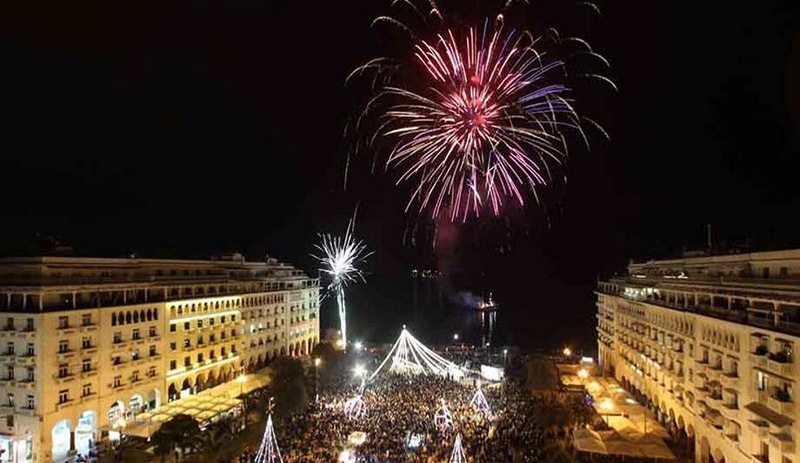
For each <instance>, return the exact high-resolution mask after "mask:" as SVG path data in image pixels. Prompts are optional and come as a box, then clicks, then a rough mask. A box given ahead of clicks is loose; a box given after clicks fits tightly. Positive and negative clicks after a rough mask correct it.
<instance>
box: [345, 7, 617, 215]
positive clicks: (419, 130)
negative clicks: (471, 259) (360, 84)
mask: <svg viewBox="0 0 800 463" xmlns="http://www.w3.org/2000/svg"><path fill="white" fill-rule="evenodd" d="M502 4H503V5H504V6H503V7H502V9H501V11H500V13H499V14H497V15H496V17H495V20H494V21H491V20H489V19H486V20H485V21H484V23H483V27H482V28H481V27H477V28H476V27H465V28H460V27H459V28H457V29H448V28H447V27H446V25H447V24H456V23H463V21H451V20H449V19H445V17H444V16H443V15H442V13H441V11H442V10H441V9H440V8H439V6H438V5H437V4H436V2H434V1H433V0H425V1H415V0H393V1H392V3H391V6H392V7H393V9H396V11H395V13H396V14H393V15H391V16H380V17H378V18H376V19H375V21H373V26H375V27H386V28H387V30H390V31H393V32H394V33H397V32H400V33H401V34H402V36H403V37H404V38H408V39H409V40H410V43H409V45H410V49H409V51H408V52H403V53H402V54H401V55H400V56H399V57H395V58H392V57H391V56H383V57H380V58H375V59H372V60H370V61H368V62H367V63H365V64H364V65H363V66H360V67H358V68H356V69H355V70H354V71H353V72H352V73H351V74H350V75H349V76H348V79H347V80H348V81H349V80H350V79H351V78H357V77H359V76H362V75H365V74H367V75H372V79H371V83H372V86H371V88H372V90H373V91H376V93H373V98H371V99H370V100H369V101H368V102H367V104H366V105H365V107H364V108H363V111H362V112H361V114H360V115H359V117H358V121H357V123H356V124H355V125H354V126H353V127H354V129H355V131H356V132H362V133H364V134H366V135H367V145H369V146H371V147H372V148H373V152H378V153H383V154H388V155H387V156H386V157H385V166H386V168H387V169H389V170H393V171H395V172H396V174H397V177H396V178H397V184H406V185H410V186H411V188H410V191H411V194H410V196H409V199H408V203H407V205H406V212H408V211H409V210H410V209H412V208H418V209H419V211H420V212H424V213H430V215H432V216H433V218H434V219H437V218H439V217H441V216H447V217H448V219H449V220H451V221H454V220H458V219H460V220H467V219H468V218H470V217H471V216H477V215H480V214H482V213H484V212H489V213H493V214H494V215H499V214H500V213H501V211H502V210H504V208H505V206H506V205H509V204H517V205H519V206H524V205H525V203H526V202H528V201H529V200H530V199H532V198H535V199H536V200H537V201H538V199H539V196H538V190H539V188H540V187H543V186H547V185H550V184H551V183H552V180H553V176H552V175H551V170H552V169H553V168H554V167H557V166H558V165H560V164H562V163H563V162H564V161H565V160H566V158H567V152H568V141H567V140H568V133H570V132H572V133H576V134H577V135H578V136H579V137H580V138H582V139H583V142H584V143H586V144H587V146H588V139H587V137H586V136H585V134H584V132H583V128H582V124H583V123H584V122H585V123H587V124H588V126H589V127H591V128H592V129H597V130H598V132H600V133H601V134H602V135H603V136H606V137H607V134H606V133H605V132H604V131H603V130H602V127H600V126H599V125H597V124H596V123H595V122H594V121H592V120H591V119H589V118H587V117H585V116H584V115H582V114H579V113H578V111H577V110H576V109H575V106H574V101H573V100H572V97H571V91H572V89H571V86H569V85H567V82H573V80H572V77H585V78H588V79H586V82H591V81H594V82H602V83H604V84H608V85H610V87H611V88H613V89H614V90H616V87H615V86H614V84H613V82H612V81H611V80H609V79H608V78H606V77H604V76H602V75H600V74H595V73H591V72H590V73H583V72H581V73H576V74H573V73H571V72H570V73H569V74H568V73H567V67H568V66H567V64H566V62H567V61H570V62H572V58H575V59H576V60H577V59H578V57H579V56H581V57H586V56H589V57H591V58H580V59H581V60H582V63H583V64H591V65H595V64H601V65H603V66H604V67H605V68H608V67H609V64H608V62H607V61H606V60H605V59H604V58H603V57H602V56H600V55H598V54H596V53H594V51H593V50H592V48H591V46H589V44H588V43H587V42H586V41H584V40H582V39H579V38H574V37H566V38H562V37H560V35H559V34H558V32H557V31H556V30H555V29H552V28H550V29H547V30H546V33H545V35H544V36H543V37H540V38H535V36H534V35H532V34H531V33H529V32H527V31H524V30H522V31H515V30H513V29H511V28H507V27H506V26H505V23H506V22H509V19H511V20H513V18H514V15H513V12H512V10H513V9H515V8H517V7H519V8H524V7H527V6H528V2H527V1H526V0H505V1H504V2H503V3H502ZM580 5H582V6H589V7H593V10H594V11H595V12H599V10H598V9H597V7H596V6H594V4H592V3H586V2H583V3H580ZM403 16H405V19H401V18H402V17H403ZM511 22H513V21H511ZM420 37H424V38H420ZM430 37H433V39H428V38H430ZM545 47H547V48H545ZM545 49H547V53H545V52H544V51H543V50H545ZM562 51H568V52H569V53H568V54H566V55H562ZM553 56H556V57H561V56H564V59H563V60H562V59H554V58H553ZM409 57H413V59H412V60H409V59H408V58H409ZM570 68H571V66H570ZM367 121H369V122H367ZM365 123H366V124H370V125H372V124H374V125H372V128H371V129H366V130H364V128H363V126H364V124H365ZM356 146H358V145H356ZM348 159H349V157H348Z"/></svg>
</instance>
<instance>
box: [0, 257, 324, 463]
mask: <svg viewBox="0 0 800 463" xmlns="http://www.w3.org/2000/svg"><path fill="white" fill-rule="evenodd" d="M0 309H2V310H0V414H1V415H3V418H4V419H0V449H4V450H5V452H4V454H3V455H2V460H4V461H10V462H49V461H60V460H63V459H65V458H66V457H68V456H69V455H74V454H75V453H80V454H84V455H85V454H86V453H87V452H88V449H89V447H90V446H91V444H92V443H93V442H96V441H98V440H102V439H106V438H109V437H112V438H113V436H114V435H115V433H118V432H119V430H121V429H122V428H124V426H125V423H126V420H130V419H131V418H134V417H135V416H136V414H137V413H140V412H145V411H149V410H153V409H156V408H157V407H159V406H160V405H161V404H162V403H166V402H168V401H172V400H175V399H178V398H180V397H185V396H187V395H192V394H195V393H197V392H199V391H202V390H205V389H208V388H211V387H214V386H216V385H218V384H222V383H225V382H227V381H231V380H234V379H235V378H236V377H237V376H239V375H241V374H243V373H245V372H253V371H256V370H258V369H260V368H262V367H263V366H265V365H266V364H267V363H268V362H269V361H270V360H272V359H274V358H275V357H278V356H282V355H289V356H302V355H307V354H308V353H310V352H311V349H313V347H314V345H315V344H317V343H318V342H319V318H318V310H319V281H318V280H317V279H315V278H309V277H308V276H307V275H306V274H305V273H304V272H303V271H301V270H298V269H295V268H294V267H292V266H291V265H288V264H285V263H280V262H278V261H277V260H275V259H267V260H266V261H264V262H247V261H245V259H244V258H243V257H242V256H240V255H238V254H234V255H228V256H223V257H220V258H218V259H213V260H156V259H137V258H122V259H106V258H75V257H36V258H3V259H0Z"/></svg>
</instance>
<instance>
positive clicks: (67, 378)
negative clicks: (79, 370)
mask: <svg viewBox="0 0 800 463" xmlns="http://www.w3.org/2000/svg"><path fill="white" fill-rule="evenodd" d="M76 377H77V375H76V374H74V373H69V374H66V375H64V376H58V375H56V376H55V377H54V378H53V379H54V380H55V382H56V384H67V383H70V382H72V381H74V380H75V378H76Z"/></svg>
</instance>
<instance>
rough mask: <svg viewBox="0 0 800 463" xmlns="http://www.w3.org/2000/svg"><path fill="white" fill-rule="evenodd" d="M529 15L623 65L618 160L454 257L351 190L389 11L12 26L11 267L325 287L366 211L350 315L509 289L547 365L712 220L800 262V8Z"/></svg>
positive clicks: (578, 161) (156, 6)
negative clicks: (603, 302) (42, 246)
mask: <svg viewBox="0 0 800 463" xmlns="http://www.w3.org/2000/svg"><path fill="white" fill-rule="evenodd" d="M461 3H462V4H467V3H468V2H461ZM473 3H475V5H472V8H474V9H475V11H481V8H485V10H486V11H495V10H493V9H492V7H491V5H494V3H492V2H473ZM495 3H499V2H495ZM531 3H532V4H531V6H530V9H529V10H528V14H529V15H530V17H531V18H535V20H534V19H531V20H530V21H531V23H530V24H531V27H541V25H542V24H545V25H548V26H553V27H556V28H558V29H559V30H561V31H565V30H566V31H575V32H576V33H580V34H581V35H583V36H586V37H587V38H589V39H590V40H591V42H592V44H593V46H594V47H595V49H596V50H597V51H599V52H600V53H602V54H603V55H604V56H606V57H607V58H608V59H609V61H610V62H611V64H612V70H611V71H610V73H609V74H608V75H609V76H610V77H611V78H612V79H613V80H614V81H615V82H616V84H617V86H618V87H619V93H618V94H617V95H616V96H614V97H613V98H609V96H608V95H607V92H605V90H603V91H602V94H600V93H601V92H600V91H599V90H598V94H597V95H594V97H596V100H598V101H596V102H595V103H596V104H595V109H594V111H593V116H594V117H595V119H597V120H598V121H600V122H601V123H602V124H603V125H604V127H605V128H606V130H607V131H608V132H609V133H610V135H611V141H610V142H604V141H603V140H602V139H600V138H596V139H593V140H592V145H593V149H592V151H591V152H585V151H581V150H579V149H578V150H575V151H574V152H573V154H572V157H571V159H570V163H569V164H568V166H567V170H566V173H567V176H568V178H569V182H568V185H567V186H566V187H565V188H560V189H558V190H557V191H553V192H551V194H550V195H548V200H547V201H546V204H543V207H542V208H536V207H534V208H532V209H533V210H528V211H526V213H525V214H522V213H515V214H513V219H512V220H509V221H506V220H491V219H485V220H481V221H480V222H477V223H469V224H466V225H459V226H457V227H439V232H440V235H439V236H440V238H441V237H446V238H447V240H445V241H443V242H442V246H440V247H439V248H437V251H436V252H435V253H432V252H431V249H430V247H431V246H430V242H429V240H428V241H427V242H426V239H425V236H426V232H425V230H428V231H429V230H430V229H431V226H430V224H424V223H423V224H421V225H420V226H419V229H420V230H422V231H419V233H418V236H419V238H418V239H417V245H416V247H412V246H410V245H409V244H408V242H407V241H406V242H405V243H404V239H403V237H404V231H405V230H406V228H407V227H413V222H412V221H410V220H408V218H407V217H406V216H405V215H404V214H403V206H404V203H403V196H404V194H405V191H402V190H400V191H397V190H396V189H395V188H394V187H393V182H392V178H391V177H390V176H386V175H375V176H368V175H361V176H360V177H359V175H358V174H357V173H356V174H355V177H354V178H356V179H359V180H357V181H355V182H353V183H352V184H351V185H350V186H349V187H348V190H347V191H346V192H343V191H342V175H341V172H342V167H343V165H344V155H343V153H344V145H345V144H344V142H343V141H342V129H343V127H344V123H345V120H346V118H347V117H348V115H350V114H352V111H353V109H354V107H355V106H356V105H357V104H358V102H357V101H354V100H353V99H352V93H350V92H348V91H346V89H345V88H344V79H345V77H346V75H347V74H348V73H349V71H350V70H352V69H353V68H354V67H355V66H356V65H358V64H360V63H362V62H364V61H365V60H366V59H368V58H370V57H373V56H376V55H377V54H379V52H380V50H378V49H376V48H377V47H376V46H375V44H376V40H375V36H376V31H375V30H370V28H369V24H370V21H371V19H372V18H373V17H375V15H377V14H380V13H385V12H388V11H389V10H388V4H389V1H388V0H387V1H385V2H381V1H376V0H349V1H339V2H332V1H316V0H315V1H311V0H304V1H301V0H280V1H267V0H263V1H258V2H257V1H248V2H245V1H240V0H232V1H227V2H213V4H212V3H210V2H143V3H142V2H138V3H136V4H134V2H130V3H120V2H103V3H99V2H98V3H97V4H92V3H85V4H84V3H82V2H81V5H78V4H75V3H74V2H69V3H66V4H64V3H62V4H58V5H49V6H48V8H47V12H46V13H45V11H43V10H42V8H41V7H37V8H34V7H31V8H30V9H29V10H26V11H23V10H16V11H6V12H3V14H0V17H2V19H0V26H1V27H0V63H2V66H1V67H0V114H2V121H1V122H2V126H0V127H2V128H1V129H0V134H2V140H3V149H2V155H0V156H2V158H3V162H2V166H3V175H2V179H3V180H2V191H3V201H2V211H3V212H2V228H0V229H1V230H2V232H0V239H1V241H0V248H1V249H0V250H2V252H3V253H5V254H11V253H18V252H23V251H24V250H25V249H26V247H25V246H24V244H25V243H27V242H29V241H30V238H31V237H32V236H33V235H35V234H36V233H37V232H39V233H44V234H48V235H53V236H55V237H57V238H58V239H59V240H60V241H62V242H65V243H68V244H71V245H73V246H75V249H76V250H77V251H78V252H79V253H80V254H92V255H120V254H123V253H129V252H137V253H139V254H142V255H153V256H158V255H169V256H195V257H198V256H207V255H209V254H211V253H213V252H216V251H232V250H238V251H241V252H244V253H247V254H249V255H252V256H261V255H263V254H265V253H269V254H271V255H274V256H277V257H279V258H282V259H286V260H289V261H292V262H296V263H298V264H299V265H301V266H303V267H304V268H306V269H309V270H311V269H312V268H313V263H312V262H311V260H310V259H309V257H308V253H309V252H310V251H311V244H312V243H313V242H314V240H315V234H316V233H317V232H324V231H336V230H340V229H342V228H343V227H344V224H345V220H346V218H347V217H348V216H349V215H350V214H351V213H352V210H353V208H354V207H355V204H356V203H358V204H359V205H360V206H359V207H360V208H359V218H358V232H359V234H360V235H361V236H363V237H364V238H365V240H366V241H367V243H368V244H369V246H370V248H372V249H374V250H375V251H376V254H375V256H374V257H373V258H372V259H371V260H370V262H369V264H368V265H367V270H368V271H369V272H370V273H371V275H370V285H369V286H367V287H361V288H354V289H353V290H352V291H353V293H354V305H355V308H353V309H352V310H355V311H356V312H358V313H360V314H364V315H365V316H369V314H370V313H371V311H372V310H376V311H380V313H395V314H398V313H402V312H403V311H404V310H406V307H405V302H404V300H405V299H404V298H406V296H407V292H408V291H407V288H408V282H407V278H406V276H407V274H408V270H409V269H410V268H412V267H414V266H425V265H428V264H429V263H430V262H435V263H436V265H438V266H439V267H440V268H442V269H443V270H445V271H446V274H447V283H448V285H450V287H452V288H453V290H458V289H464V290H473V291H475V292H482V291H488V290H493V291H494V292H495V297H496V298H497V299H498V300H500V301H501V302H502V303H503V307H504V310H505V318H504V320H505V323H506V325H507V326H514V327H516V328H514V329H511V330H510V331H512V333H511V336H512V339H513V340H514V341H516V342H528V343H529V344H532V345H535V344H537V343H543V344H546V343H555V342H562V339H566V338H567V337H570V336H572V337H574V338H575V339H578V338H586V339H588V334H590V333H591V328H592V326H593V323H594V321H593V316H592V311H593V302H592V300H593V299H592V294H591V288H592V284H593V282H594V281H595V279H596V278H597V276H598V275H607V274H609V273H610V272H613V271H614V270H620V269H622V268H623V267H624V264H625V263H626V262H627V259H628V257H634V258H647V257H651V256H665V255H673V254H675V253H677V252H680V250H681V249H682V248H683V247H684V246H685V247H688V248H698V247H701V246H702V245H703V243H704V240H705V228H706V224H707V223H711V224H712V226H713V230H714V237H715V242H717V244H718V245H721V244H722V243H723V241H724V242H728V243H738V242H742V241H744V240H745V239H749V240H750V241H751V243H752V244H753V246H754V247H756V248H765V247H770V246H771V247H785V246H797V245H800V243H799V241H800V240H799V239H798V236H800V234H798V228H797V226H796V223H797V222H798V221H797V218H796V216H797V214H798V210H800V209H799V208H798V206H800V190H799V189H798V178H800V158H798V152H799V151H800V85H799V83H800V58H798V55H800V28H798V26H799V25H800V22H799V21H798V18H800V14H799V11H798V9H799V8H800V7H799V6H798V3H797V2H792V1H783V2H780V1H775V0H765V1H759V2H688V1H668V0H651V1H645V2H642V1H634V0H620V1H601V2H599V3H598V6H599V7H600V9H601V11H602V14H601V15H600V16H597V15H595V14H592V13H591V11H588V10H583V11H576V10H575V8H571V9H564V8H562V7H561V6H554V5H563V4H564V3H565V2H563V1H562V2H554V1H536V0H532V2H531ZM562 10H564V11H562ZM540 13H541V14H540ZM535 32H537V33H538V32H541V31H535ZM590 97H592V95H590ZM589 106H591V105H589ZM598 106H599V109H598ZM429 234H430V233H428V235H429ZM431 254H433V255H432V256H431ZM398 317H399V318H402V317H400V316H399V315H398ZM543 321H544V322H543ZM554 327H556V328H555V329H554ZM567 328H568V329H567ZM567 332H569V333H570V334H567ZM540 339H541V342H539V340H540ZM575 342H578V341H575ZM586 345H587V347H590V345H589V344H588V343H586Z"/></svg>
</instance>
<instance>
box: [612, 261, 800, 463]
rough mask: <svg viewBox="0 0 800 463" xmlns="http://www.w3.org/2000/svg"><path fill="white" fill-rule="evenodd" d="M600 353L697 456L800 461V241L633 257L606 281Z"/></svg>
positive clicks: (703, 458) (716, 459) (734, 461)
mask: <svg viewBox="0 0 800 463" xmlns="http://www.w3.org/2000/svg"><path fill="white" fill-rule="evenodd" d="M597 299H598V300H597V309H598V311H597V318H598V325H597V334H598V347H599V355H598V357H599V361H600V363H601V366H602V367H603V368H604V369H605V371H606V372H609V373H612V374H613V375H614V376H615V377H616V379H617V380H619V381H621V382H622V383H623V384H625V385H627V386H628V387H631V388H633V389H636V390H638V391H639V392H640V393H642V394H644V396H646V397H647V399H648V402H650V403H651V404H652V406H653V407H654V408H655V409H657V413H658V415H659V416H660V417H661V418H662V419H663V421H664V422H665V423H667V424H668V425H671V427H672V429H674V430H675V431H676V432H682V433H685V437H688V438H689V442H691V443H693V445H694V449H695V450H694V453H695V458H696V461H698V462H704V463H705V462H712V461H713V462H715V463H719V462H722V461H725V462H728V463H738V462H742V463H744V462H755V461H761V462H769V463H790V462H800V453H798V451H797V449H796V445H795V442H796V439H797V437H798V418H800V407H798V406H797V405H795V403H796V400H795V398H796V397H795V391H796V388H797V383H798V381H800V368H795V367H794V364H795V361H794V359H795V355H794V350H795V348H796V347H798V345H799V344H798V343H800V250H789V251H779V252H759V253H750V254H732V255H713V256H702V255H700V256H694V257H684V258H681V259H674V260H662V261H650V262H646V263H631V264H630V265H629V266H628V272H627V275H625V276H617V277H614V278H610V279H609V280H607V281H602V282H598V286H597Z"/></svg>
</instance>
